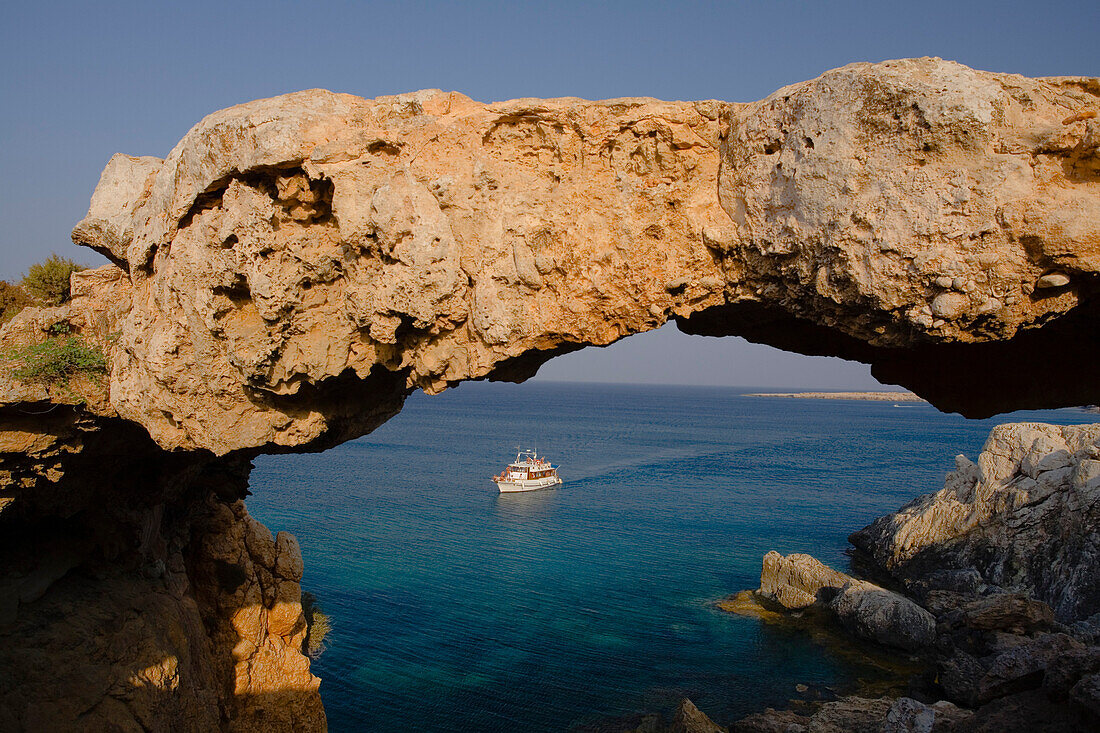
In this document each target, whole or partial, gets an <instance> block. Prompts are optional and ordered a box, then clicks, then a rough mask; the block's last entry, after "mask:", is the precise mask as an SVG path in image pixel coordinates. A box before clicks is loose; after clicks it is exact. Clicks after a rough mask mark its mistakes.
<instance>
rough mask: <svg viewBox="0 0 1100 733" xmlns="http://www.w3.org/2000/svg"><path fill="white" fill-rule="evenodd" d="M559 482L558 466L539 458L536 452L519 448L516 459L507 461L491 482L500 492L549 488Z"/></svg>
mask: <svg viewBox="0 0 1100 733" xmlns="http://www.w3.org/2000/svg"><path fill="white" fill-rule="evenodd" d="M561 482H562V481H561V477H559V476H558V467H557V466H551V465H550V462H549V461H546V460H543V459H542V458H539V456H538V453H536V452H535V451H533V450H521V451H520V452H519V453H517V454H516V460H514V461H512V462H511V463H509V464H508V468H506V469H504V472H503V473H501V474H500V475H499V476H493V483H495V484H496V485H497V488H498V489H500V493H502V494H506V493H514V492H517V491H538V490H539V489H551V488H553V487H555V486H558V485H559V484H561Z"/></svg>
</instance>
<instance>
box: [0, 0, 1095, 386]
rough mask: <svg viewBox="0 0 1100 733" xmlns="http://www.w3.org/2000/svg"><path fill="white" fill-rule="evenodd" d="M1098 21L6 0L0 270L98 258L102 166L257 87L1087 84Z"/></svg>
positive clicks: (891, 7) (1057, 5) (573, 5)
mask: <svg viewBox="0 0 1100 733" xmlns="http://www.w3.org/2000/svg"><path fill="white" fill-rule="evenodd" d="M1098 29H1100V2H1097V1H1096V0H1091V1H1087V2H1086V1H1082V2H1042V3H1041V2H1037V1H1035V0H1032V1H1031V2H1013V1H1011V0H1004V1H1002V2H959V0H954V1H953V2H920V3H893V2H881V1H880V2H844V1H842V0H832V1H831V2H802V3H794V2H757V3H744V2H725V3H719V2H644V1H642V0H635V2H603V3H601V2H594V1H590V2H554V3H528V2H519V1H516V0H513V1H512V2H473V1H470V2H452V3H442V2H412V1H408V0H406V1H405V2H335V1H331V0H329V1H324V2H312V3H290V2H278V1H276V0H268V1H267V2H233V1H232V0H222V1H221V2H197V1H192V2H185V3H171V4H170V3H165V2H149V0H145V1H144V2H96V3H78V2H49V1H48V0H41V1H40V2H21V3H15V2H11V3H7V4H6V6H5V8H4V18H3V24H2V27H0V68H2V69H3V75H2V77H0V170H2V171H3V175H2V176H0V221H2V222H3V229H2V231H0V278H7V279H13V278H18V277H19V276H20V275H21V274H22V272H23V271H25V270H26V268H27V266H28V265H30V264H31V263H33V262H36V261H38V260H40V259H42V258H43V257H44V256H45V255H46V254H48V253H50V252H51V251H55V252H58V253H60V254H63V255H66V256H73V257H77V258H79V259H82V260H84V261H85V262H87V263H89V264H99V263H101V262H102V260H101V259H100V257H99V255H97V254H95V253H93V252H90V251H85V250H78V249H77V248H75V247H73V246H72V245H71V244H70V243H69V231H70V230H71V228H72V226H73V224H75V223H76V222H77V221H78V220H79V219H80V218H81V217H82V216H83V214H84V212H85V211H86V210H87V206H88V198H89V197H90V195H91V192H92V190H93V188H94V187H95V184H96V181H97V180H98V178H99V173H100V171H101V170H102V168H103V165H104V164H105V163H106V161H107V159H108V158H109V157H110V156H111V155H112V154H113V153H116V152H125V153H129V154H131V155H156V156H160V157H163V156H164V155H165V154H167V153H168V151H169V150H170V149H171V148H172V146H173V145H174V144H175V143H176V141H178V140H179V138H180V137H182V136H183V134H184V133H185V132H187V130H188V128H190V127H191V126H192V125H193V124H194V123H195V122H197V121H198V120H199V119H200V118H201V117H203V116H204V115H206V114H207V113H209V112H212V111H214V110H217V109H220V108H223V107H227V106H229V105H232V104H237V103H239V102H243V101H246V100H250V99H256V98H259V97H267V96H272V95H275V94H282V93H284V92H290V91H294V90H298V89H306V88H311V87H324V88H327V89H332V90H335V91H341V92H350V93H353V94H358V95H361V96H365V97H374V96H378V95H381V94H393V93H397V92H404V91H411V90H414V89H423V88H432V87H438V88H441V89H446V90H452V89H453V90H457V91H460V92H463V93H464V94H467V95H469V96H471V97H473V98H474V99H479V100H482V101H493V100H500V99H510V98H514V97H523V96H538V97H553V96H577V97H586V98H589V99H601V98H607V97H620V96H635V95H637V96H652V97H658V98H664V99H708V98H718V99H725V100H729V101H750V100H754V99H759V98H761V97H764V96H766V95H767V94H769V93H771V92H772V91H774V90H775V89H776V88H778V87H780V86H783V85H785V84H790V83H792V82H796V81H801V80H803V79H809V78H812V77H815V76H817V75H818V74H820V73H821V72H823V71H825V70H827V69H830V68H833V67H836V66H842V65H844V64H846V63H851V62H853V61H879V60H883V59H888V58H900V57H906V56H942V57H944V58H950V59H954V60H957V61H960V62H962V63H965V64H968V65H970V66H974V67H976V68H981V69H987V70H991V71H1005V72H1016V73H1021V74H1026V75H1029V76H1045V75H1059V74H1086V75H1093V76H1094V75H1098V74H1100V42H1098V37H1097V34H1098ZM636 338H637V337H636ZM640 338H644V337H640ZM652 338H655V339H658V340H659V339H661V338H664V337H663V336H658V337H652ZM683 339H684V340H683V342H677V343H678V344H680V345H681V347H682V348H694V347H693V346H692V345H693V344H696V343H702V342H703V340H702V339H687V338H686V337H683ZM654 343H655V344H657V341H656V340H654ZM720 343H723V344H726V346H725V347H724V348H727V349H734V350H736V349H737V348H738V345H737V342H736V341H734V340H723V341H721V342H720ZM655 348H657V347H655ZM660 348H662V349H664V348H667V344H666V343H664V342H661V346H660ZM587 353H589V352H582V354H581V356H583V355H584V354H587ZM591 353H592V354H593V356H591V357H585V358H591V359H599V358H606V355H607V354H608V353H613V350H611V349H607V350H603V351H602V352H598V351H594V350H593V351H592V352H591ZM576 358H579V357H574V360H575V359H576ZM555 363H556V362H555ZM569 363H572V362H569ZM594 363H595V362H594ZM564 364H566V362H563V365H564ZM550 366H553V364H552V365H550ZM586 368H587V367H586ZM548 369H549V367H548ZM812 371H813V370H811V372H812ZM865 371H866V370H863V373H865ZM852 374H853V379H857V378H863V377H860V376H859V370H858V369H857V370H856V371H853V372H852ZM865 378H866V379H870V378H869V377H865ZM643 381H645V380H643ZM735 381H738V383H744V382H741V381H739V380H735ZM807 386H826V385H824V384H821V385H818V384H808V385H807ZM837 386H849V385H848V384H843V385H840V384H838V385H837ZM851 386H858V385H856V384H855V383H853V384H852V385H851Z"/></svg>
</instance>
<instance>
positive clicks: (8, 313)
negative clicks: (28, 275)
mask: <svg viewBox="0 0 1100 733" xmlns="http://www.w3.org/2000/svg"><path fill="white" fill-rule="evenodd" d="M33 302H34V301H33V300H31V296H29V295H27V291H25V290H23V288H21V287H19V286H18V285H15V284H13V283H9V282H7V281H5V280H0V323H7V322H8V321H10V320H11V319H13V318H15V316H16V315H17V314H18V313H19V311H21V310H23V309H24V308H26V307H27V306H28V305H31V304H32V303H33Z"/></svg>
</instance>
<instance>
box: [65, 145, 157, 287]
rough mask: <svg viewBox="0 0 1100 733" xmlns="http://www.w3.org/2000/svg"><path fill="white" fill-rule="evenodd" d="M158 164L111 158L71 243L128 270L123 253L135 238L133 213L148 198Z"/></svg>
mask: <svg viewBox="0 0 1100 733" xmlns="http://www.w3.org/2000/svg"><path fill="white" fill-rule="evenodd" d="M161 163H163V161H162V160H161V159H160V158H152V157H144V158H133V157H130V156H129V155H122V154H121V153H118V154H116V155H114V156H113V157H112V158H111V159H110V160H109V161H108V162H107V167H106V168H104V169H103V174H102V175H101V176H100V177H99V185H97V186H96V188H95V193H94V194H92V203H91V205H90V206H89V207H88V214H87V215H86V216H85V217H84V219H82V220H81V222H80V223H79V224H77V225H76V228H74V229H73V243H74V244H82V245H84V246H85V247H91V248H92V249H94V250H95V251H97V252H99V253H100V254H102V255H104V256H105V257H107V259H109V260H111V262H113V263H115V264H116V265H118V266H120V267H122V268H123V269H129V263H128V262H127V260H126V250H127V249H128V248H129V247H130V242H131V241H132V240H133V238H134V213H135V211H136V210H137V208H138V207H139V206H140V205H141V204H142V203H143V202H144V201H145V199H147V198H148V197H149V193H150V190H151V188H152V185H153V180H154V178H155V177H156V174H157V172H158V171H159V170H160V166H161Z"/></svg>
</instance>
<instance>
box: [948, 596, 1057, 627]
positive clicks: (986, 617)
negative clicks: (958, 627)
mask: <svg viewBox="0 0 1100 733" xmlns="http://www.w3.org/2000/svg"><path fill="white" fill-rule="evenodd" d="M959 613H960V615H961V617H962V623H963V624H965V625H966V626H969V627H970V628H972V629H984V630H987V631H1008V632H1010V633H1014V634H1027V633H1030V632H1032V631H1035V630H1036V629H1049V628H1050V626H1051V625H1052V624H1053V623H1054V611H1053V610H1052V609H1051V607H1050V606H1048V605H1047V604H1045V603H1043V602H1042V601H1037V600H1035V599H1033V598H1028V597H1027V596H1024V595H1021V594H1018V593H997V594H994V595H991V596H986V597H985V598H980V599H978V600H975V601H971V602H969V603H967V604H965V605H963V606H962V607H961V608H960V609H959Z"/></svg>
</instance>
